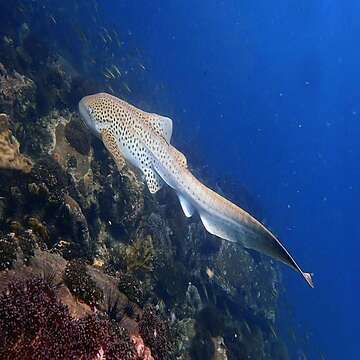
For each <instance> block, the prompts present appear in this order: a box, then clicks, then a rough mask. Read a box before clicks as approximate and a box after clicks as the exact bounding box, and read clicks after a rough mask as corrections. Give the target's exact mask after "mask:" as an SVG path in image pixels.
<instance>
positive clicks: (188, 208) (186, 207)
mask: <svg viewBox="0 0 360 360" xmlns="http://www.w3.org/2000/svg"><path fill="white" fill-rule="evenodd" d="M177 196H178V198H179V200H180V204H181V207H182V209H183V211H184V214H185V216H186V217H192V216H193V215H194V212H195V208H194V207H193V206H192V205H191V204H190V202H189V201H187V200H186V199H185V198H184V197H183V196H182V195H181V194H177Z"/></svg>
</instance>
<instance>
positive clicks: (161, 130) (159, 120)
mask: <svg viewBox="0 0 360 360" xmlns="http://www.w3.org/2000/svg"><path fill="white" fill-rule="evenodd" d="M147 120H148V123H149V124H150V125H151V127H152V128H153V129H154V131H155V132H156V133H157V134H159V135H160V136H162V137H163V138H164V139H165V140H166V141H167V142H168V143H169V144H170V140H171V135H172V129H173V123H172V120H171V119H170V118H168V117H166V116H161V115H157V114H154V113H151V114H149V116H148V118H147Z"/></svg>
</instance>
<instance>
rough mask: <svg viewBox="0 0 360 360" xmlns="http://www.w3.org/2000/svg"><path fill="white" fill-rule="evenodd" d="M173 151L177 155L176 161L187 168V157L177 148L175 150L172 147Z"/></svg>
mask: <svg viewBox="0 0 360 360" xmlns="http://www.w3.org/2000/svg"><path fill="white" fill-rule="evenodd" d="M171 151H172V152H173V153H174V154H175V157H176V160H177V161H178V162H179V163H180V164H181V165H182V166H183V167H185V168H187V160H186V157H185V155H184V154H183V153H182V152H180V151H179V150H177V149H176V148H174V147H173V146H172V147H171Z"/></svg>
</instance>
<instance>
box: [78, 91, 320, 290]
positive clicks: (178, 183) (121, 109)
mask: <svg viewBox="0 0 360 360" xmlns="http://www.w3.org/2000/svg"><path fill="white" fill-rule="evenodd" d="M79 112H80V115H81V117H82V118H83V120H84V122H85V123H86V124H87V126H88V127H89V128H90V130H91V131H92V132H93V133H94V134H95V135H96V136H98V137H99V138H101V139H102V141H103V143H104V145H105V147H106V148H107V150H108V151H109V152H110V154H111V155H112V157H113V158H114V160H115V163H116V164H117V166H118V168H119V170H121V169H122V167H123V166H124V165H125V164H126V162H128V163H130V164H131V165H133V166H134V167H136V168H138V169H139V170H140V171H141V172H142V174H143V175H144V177H145V180H146V183H147V186H148V188H149V191H150V192H151V193H156V192H157V191H158V190H159V189H161V188H162V187H163V185H164V184H167V185H168V186H170V187H171V188H172V189H174V191H175V192H176V194H177V195H178V197H179V201H180V204H181V207H182V209H183V211H184V213H185V215H186V216H187V217H191V216H193V214H194V213H195V212H197V213H198V214H199V215H200V218H201V221H202V223H203V224H204V226H205V228H206V230H207V231H208V232H209V233H211V234H213V235H216V236H218V237H220V238H222V239H225V240H228V241H231V242H235V243H239V244H241V245H243V246H244V247H245V248H248V249H253V250H256V251H259V252H261V253H263V254H266V255H268V256H270V257H272V258H274V259H277V260H279V261H281V262H283V263H284V264H286V265H288V266H289V267H291V268H292V269H294V270H295V271H297V272H299V273H300V274H301V275H302V276H303V278H304V279H305V281H306V282H307V283H308V284H309V285H310V286H311V287H314V285H313V281H312V277H311V274H310V273H307V272H303V271H302V270H301V268H300V267H299V265H298V264H297V263H296V261H295V260H294V258H293V257H292V256H291V255H290V254H289V252H288V251H287V250H286V249H285V247H284V246H283V245H282V244H281V242H280V241H279V240H278V239H277V238H276V237H275V235H274V234H272V233H271V232H270V231H269V230H268V229H267V228H266V227H265V226H264V225H262V224H261V223H260V222H259V221H258V220H256V219H255V218H254V217H252V216H251V215H250V214H249V213H247V212H246V211H244V210H243V209H241V208H240V207H238V206H237V205H235V204H233V203H232V202H231V201H229V200H227V199H225V198H224V197H222V196H221V195H219V194H217V193H216V192H215V191H213V190H211V189H209V188H208V187H206V186H205V185H204V184H203V183H201V182H200V181H199V180H198V179H197V178H196V177H195V176H194V175H192V173H191V172H190V171H189V169H188V167H187V161H186V158H185V156H184V155H183V154H182V153H181V152H180V151H178V150H177V149H176V148H175V147H173V146H172V145H171V144H170V140H171V135H172V120H171V119H170V118H167V117H164V116H161V115H157V114H154V113H148V112H145V111H142V110H140V109H138V108H136V107H134V106H132V105H130V104H128V103H127V102H125V101H124V100H121V99H119V98H116V97H115V96H112V95H110V94H106V93H99V94H95V95H89V96H86V97H84V98H83V99H82V100H81V101H80V102H79Z"/></svg>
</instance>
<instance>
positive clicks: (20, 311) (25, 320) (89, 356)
mask: <svg viewBox="0 0 360 360" xmlns="http://www.w3.org/2000/svg"><path fill="white" fill-rule="evenodd" d="M100 351H101V352H102V353H103V354H104V357H105V358H106V359H107V360H109V359H110V360H111V359H114V360H115V359H119V360H120V359H121V360H138V359H137V355H136V352H135V348H134V346H133V343H132V342H131V340H130V338H129V336H128V334H127V333H126V331H125V330H124V329H122V328H120V327H119V326H118V325H116V324H115V323H113V322H111V321H109V320H106V319H99V318H98V317H96V316H94V315H93V316H88V317H86V318H84V319H81V320H77V319H73V318H71V316H70V314H69V311H68V308H67V307H66V306H65V305H63V304H61V303H60V302H59V301H58V300H57V298H56V294H55V292H54V290H53V287H52V286H51V285H50V284H48V283H47V282H46V281H45V280H44V279H40V278H35V279H31V280H27V281H18V282H14V283H11V284H10V285H9V287H8V289H7V290H6V291H4V292H3V293H2V294H1V295H0V358H1V359H4V360H6V359H9V360H10V359H11V360H16V359H22V360H23V359H54V360H57V359H80V358H81V359H84V360H93V359H96V358H97V357H98V354H99V352H100Z"/></svg>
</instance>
